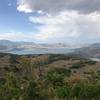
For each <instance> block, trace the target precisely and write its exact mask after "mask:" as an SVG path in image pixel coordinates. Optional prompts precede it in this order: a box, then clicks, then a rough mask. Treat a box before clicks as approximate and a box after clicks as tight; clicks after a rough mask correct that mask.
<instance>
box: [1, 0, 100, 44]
mask: <svg viewBox="0 0 100 100" xmlns="http://www.w3.org/2000/svg"><path fill="white" fill-rule="evenodd" d="M0 39H5V40H12V41H28V42H30V41H32V42H37V43H72V44H73V43H97V42H100V0H92V1H91V0H0Z"/></svg>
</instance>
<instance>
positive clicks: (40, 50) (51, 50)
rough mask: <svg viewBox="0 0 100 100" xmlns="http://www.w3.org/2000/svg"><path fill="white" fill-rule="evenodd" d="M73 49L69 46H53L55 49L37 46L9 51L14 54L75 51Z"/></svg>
mask: <svg viewBox="0 0 100 100" xmlns="http://www.w3.org/2000/svg"><path fill="white" fill-rule="evenodd" d="M73 51H74V50H73V49H68V48H53V49H51V48H50V49H49V48H48V49H44V48H35V49H25V50H14V51H11V52H9V53H12V54H19V55H24V54H67V53H71V52H73Z"/></svg>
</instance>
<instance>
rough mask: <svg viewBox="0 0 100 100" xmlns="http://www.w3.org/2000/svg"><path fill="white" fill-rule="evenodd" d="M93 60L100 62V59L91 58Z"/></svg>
mask: <svg viewBox="0 0 100 100" xmlns="http://www.w3.org/2000/svg"><path fill="white" fill-rule="evenodd" d="M91 60H93V61H97V62H100V58H91Z"/></svg>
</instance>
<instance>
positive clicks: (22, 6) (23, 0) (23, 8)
mask: <svg viewBox="0 0 100 100" xmlns="http://www.w3.org/2000/svg"><path fill="white" fill-rule="evenodd" d="M17 4H18V7H17V10H18V11H20V12H25V13H32V12H33V10H32V8H31V2H30V0H18V2H17Z"/></svg>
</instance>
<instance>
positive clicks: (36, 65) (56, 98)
mask: <svg viewBox="0 0 100 100" xmlns="http://www.w3.org/2000/svg"><path fill="white" fill-rule="evenodd" d="M47 98H48V100H100V62H95V61H91V60H89V59H84V58H80V57H78V56H75V55H74V56H72V55H70V56H68V55H50V54H48V55H24V56H23V55H21V56H18V55H12V54H3V53H0V100H47Z"/></svg>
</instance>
